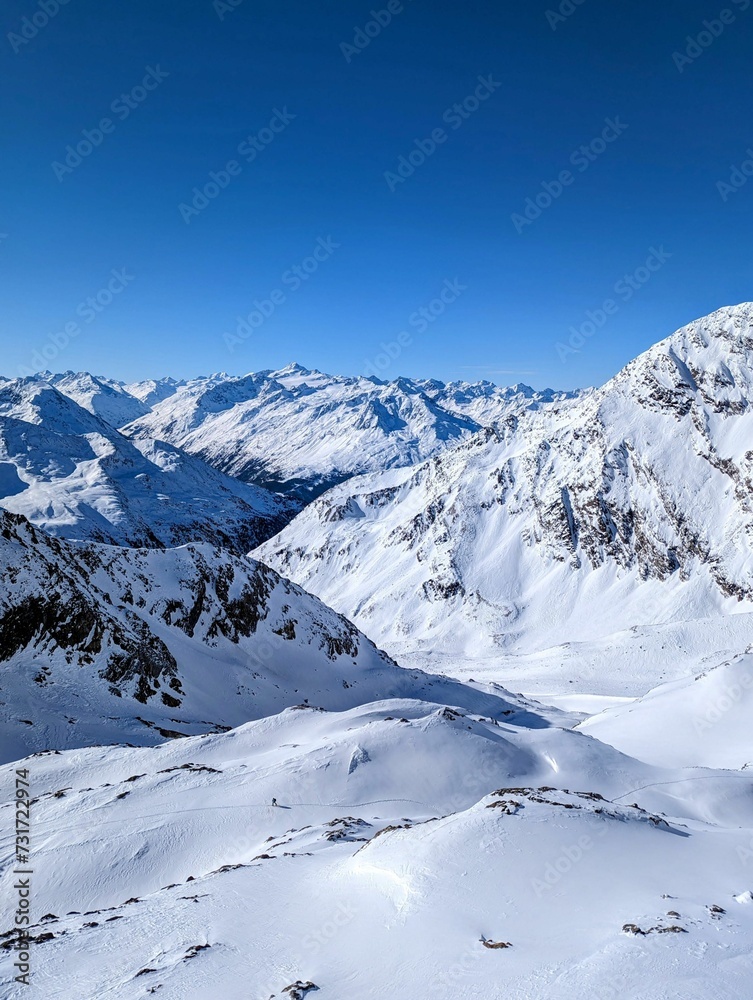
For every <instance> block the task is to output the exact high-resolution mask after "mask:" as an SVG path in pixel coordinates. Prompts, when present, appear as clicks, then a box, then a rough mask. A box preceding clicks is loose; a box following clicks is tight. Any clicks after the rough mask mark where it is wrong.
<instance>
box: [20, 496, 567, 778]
mask: <svg viewBox="0 0 753 1000" xmlns="http://www.w3.org/2000/svg"><path fill="white" fill-rule="evenodd" d="M0 526H1V527H0V568H1V569H2V574H3V578H4V579H5V580H6V582H7V587H6V589H5V590H4V591H3V592H2V594H0V666H1V667H2V699H1V700H2V704H1V705H0V720H2V724H3V726H2V728H3V730H4V732H5V733H6V736H5V737H4V739H3V742H2V746H0V751H1V752H2V755H3V759H6V760H7V759H13V758H14V757H20V756H23V755H25V754H26V753H28V752H30V751H31V750H46V749H49V748H50V747H56V748H57V747H68V746H81V745H88V744H92V743H109V742H113V741H119V740H123V739H126V740H127V741H128V742H131V743H155V742H159V741H160V740H161V739H165V738H167V737H169V736H176V735H187V734H190V733H195V732H205V731H207V730H208V729H213V728H218V727H228V726H234V725H239V724H241V723H243V722H246V721H248V720H249V719H255V718H261V717H262V716H265V715H269V714H271V713H274V712H278V711H280V710H281V709H283V708H285V707H287V706H289V705H294V704H299V703H301V702H305V701H310V702H311V703H312V704H316V705H322V706H324V707H327V708H333V709H342V708H349V707H351V706H353V705H357V704H362V703H364V702H366V701H371V700H373V699H374V698H380V697H385V696H390V697H419V698H426V699H428V700H437V701H440V702H442V703H447V704H452V705H454V704H457V705H459V706H460V707H465V708H472V709H473V710H475V711H478V712H483V713H485V714H487V715H494V716H496V717H500V718H501V717H504V716H505V713H507V714H508V715H510V716H512V715H514V714H515V713H517V714H518V715H519V716H520V717H521V718H528V717H529V716H530V718H531V719H532V720H537V724H539V725H546V724H547V723H546V722H545V721H544V720H542V719H539V718H538V717H537V716H535V713H532V712H531V711H530V710H529V708H528V706H527V705H526V704H525V703H523V702H522V701H521V700H520V699H519V700H518V701H516V702H515V704H514V705H511V704H510V702H509V701H508V699H507V694H506V692H504V691H502V689H501V688H498V687H495V686H494V685H491V686H490V687H489V689H488V693H487V692H485V691H484V690H481V689H479V688H478V687H471V686H465V685H462V684H459V683H457V682H455V681H450V680H448V679H446V678H438V677H432V676H430V675H427V674H424V673H421V672H419V671H409V670H403V669H401V668H400V667H398V666H397V665H396V664H395V663H394V662H393V661H392V660H390V659H389V657H387V656H386V655H385V654H384V653H381V652H380V651H379V650H377V649H376V648H375V647H374V646H373V644H372V643H371V642H369V640H367V639H366V638H365V637H364V636H363V635H361V634H360V633H359V632H358V630H357V629H356V628H355V627H354V626H353V625H351V623H350V622H348V621H347V620H346V619H344V618H342V617H340V616H339V615H337V614H336V613H335V612H334V611H332V610H331V609H329V608H327V607H325V606H324V605H322V604H321V603H320V602H319V601H318V600H317V599H316V598H314V597H312V596H311V595H309V594H306V593H305V592H304V591H302V590H300V588H298V587H296V586H295V585H293V584H290V583H288V582H287V581H286V580H283V579H281V578H280V577H279V576H278V575H277V574H276V573H275V572H274V571H273V570H270V569H268V568H267V567H265V566H261V565H260V564H259V563H256V562H254V561H253V560H250V559H241V558H237V557H235V556H233V555H231V554H230V553H226V552H221V551H218V550H215V549H213V548H212V547H211V546H209V545H186V546H184V547H182V548H179V549H167V550H162V549H151V550H150V549H126V548H120V547H113V546H103V545H96V544H92V543H70V542H65V541H61V540H59V539H56V538H52V537H49V536H48V535H46V534H45V533H43V532H42V531H40V530H38V529H37V528H35V527H34V526H33V525H32V524H30V523H29V522H28V521H25V520H24V519H23V518H20V517H17V516H15V515H11V514H7V513H5V512H2V513H0Z"/></svg>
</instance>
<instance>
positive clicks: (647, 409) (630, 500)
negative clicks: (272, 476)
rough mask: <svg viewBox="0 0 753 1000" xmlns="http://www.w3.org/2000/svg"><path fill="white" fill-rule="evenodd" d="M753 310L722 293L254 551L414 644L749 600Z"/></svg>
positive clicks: (483, 647) (549, 639) (575, 637)
mask: <svg viewBox="0 0 753 1000" xmlns="http://www.w3.org/2000/svg"><path fill="white" fill-rule="evenodd" d="M752 324H753V305H751V304H744V305H741V306H737V307H734V308H727V309H722V310H720V311H718V312H716V313H714V314H712V315H711V316H708V317H706V318H705V319H702V320H699V321H698V322H695V323H692V324H690V325H689V326H687V327H684V328H683V329H682V330H680V331H678V332H677V333H676V334H674V335H673V336H672V337H670V338H668V339H667V340H664V341H662V342H661V343H659V344H657V345H656V346H655V347H653V348H652V349H651V350H649V351H647V352H646V353H645V354H643V355H641V356H640V357H639V358H637V359H636V360H635V361H633V362H632V363H631V364H629V365H628V366H627V367H626V368H625V369H624V370H623V371H622V372H620V373H619V374H618V375H617V376H616V377H615V378H613V379H612V380H611V381H610V382H608V383H607V384H606V385H605V386H603V387H602V388H601V389H599V390H596V391H594V392H592V393H590V394H586V395H584V396H582V397H581V398H579V399H577V400H575V401H568V402H566V403H553V404H551V405H547V406H544V407H541V408H539V409H537V410H533V411H532V410H525V411H523V412H521V413H519V414H517V415H511V416H510V417H509V418H508V420H507V422H506V423H505V424H503V425H500V426H498V427H497V428H496V429H487V430H484V431H482V432H480V433H478V434H476V435H475V436H473V437H471V438H469V439H467V440H464V441H463V442H461V443H460V444H459V445H457V446H456V447H454V448H452V449H449V450H446V451H445V452H443V453H442V454H441V455H439V456H436V457H434V458H432V459H431V460H430V461H427V462H424V463H422V464H419V465H417V466H415V467H413V468H409V469H400V470H396V471H389V472H383V473H379V474H374V475H371V476H365V477H360V478H358V479H353V480H350V481H349V482H347V483H344V484H342V485H340V486H338V487H335V488H334V489H332V490H331V491H330V492H328V493H327V494H325V495H324V496H323V497H321V498H319V499H318V500H316V501H315V502H314V503H313V504H311V505H310V506H309V507H307V508H306V509H305V510H304V511H303V513H302V514H300V515H299V516H298V517H297V518H296V519H295V520H294V521H293V522H292V523H291V524H290V525H289V526H288V527H287V528H286V529H285V530H284V531H283V532H282V533H281V534H280V535H279V536H277V537H275V538H274V539H272V540H271V541H269V542H267V543H266V544H265V545H263V546H261V547H260V548H259V549H258V550H257V551H256V553H255V554H256V555H257V556H258V558H260V559H262V560H263V561H264V562H266V563H268V564H269V565H271V566H273V567H274V568H276V569H277V570H278V571H279V572H281V573H283V574H284V575H286V576H288V577H290V578H291V579H293V580H295V581H296V582H297V583H299V584H301V586H304V587H306V589H308V590H310V591H311V592H312V593H315V594H317V595H318V596H319V597H321V598H322V600H324V601H326V602H327V603H328V604H330V605H331V606H332V607H334V608H336V609H337V610H338V611H340V612H341V613H343V614H345V615H347V616H348V617H349V618H351V619H352V620H353V621H354V622H356V623H357V624H358V625H359V627H360V628H362V629H363V630H364V631H365V632H366V633H367V634H368V635H369V636H370V637H371V638H373V639H374V640H375V641H376V642H377V643H379V644H380V645H381V646H383V647H384V648H386V649H388V650H389V651H391V652H393V654H395V655H397V656H398V657H402V658H404V659H406V660H407V659H409V658H410V655H411V654H416V653H422V654H423V653H425V654H426V655H428V656H435V655H436V653H437V651H441V654H442V655H443V656H444V657H445V659H446V660H450V661H452V660H453V659H455V660H456V661H457V660H461V661H462V660H466V661H473V660H474V659H476V658H478V657H487V658H490V659H493V658H494V657H495V656H500V655H502V654H508V653H515V654H521V653H526V652H531V651H541V650H544V649H547V648H548V647H551V646H556V645H559V644H562V643H566V642H573V641H590V640H597V639H601V638H603V637H605V636H608V635H610V634H611V633H613V632H617V631H618V630H626V629H630V628H632V627H633V626H636V625H640V626H644V625H654V624H658V623H667V622H672V621H679V620H688V619H693V618H708V617H712V616H714V615H719V614H723V613H731V612H735V611H741V610H747V611H749V610H751V608H752V607H753V499H752V497H753V480H752V477H753V450H751V440H752V439H753V405H752V401H753V325H752Z"/></svg>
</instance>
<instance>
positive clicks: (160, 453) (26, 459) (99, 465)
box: [0, 377, 297, 553]
mask: <svg viewBox="0 0 753 1000" xmlns="http://www.w3.org/2000/svg"><path fill="white" fill-rule="evenodd" d="M87 378H88V377H87ZM52 381H54V380H50V381H45V380H40V379H33V378H32V379H16V380H13V381H8V382H5V383H3V384H2V385H0V505H2V506H3V507H5V508H6V510H11V511H14V512H16V513H19V514H23V515H24V516H25V517H28V518H29V519H30V520H31V521H33V522H34V523H35V524H38V525H39V526H40V527H42V528H44V529H45V530H46V531H48V532H50V533H51V534H55V535H58V536H61V537H65V538H89V539H93V540H97V541H103V542H110V543H113V544H117V545H167V546H171V545H179V544H182V543H183V542H188V541H210V542H212V543H213V544H216V545H220V546H224V547H226V548H230V549H232V550H233V551H235V552H238V553H243V552H247V551H248V550H249V549H251V548H252V547H253V546H254V545H256V544H258V543H259V542H261V541H262V540H264V539H266V538H269V537H270V536H271V535H273V534H275V532H276V531H278V530H279V529H280V528H281V527H282V526H283V525H284V524H285V523H286V522H287V521H288V520H290V518H291V517H292V515H293V513H295V511H296V510H297V507H296V506H295V504H293V503H291V502H290V501H289V500H286V499H284V498H281V497H278V496H275V495H273V494H271V493H269V492H268V491H266V490H263V489H260V488H259V487H255V486H250V485H246V484H244V483H240V482H238V481H237V480H234V479H231V478H230V477H228V476H224V475H223V474H222V473H220V472H218V471H217V470H216V469H213V468H212V467H211V466H208V465H206V464H205V463H204V462H202V461H201V460H200V459H197V458H194V457H192V456H190V455H187V454H185V453H184V452H181V451H180V450H179V449H177V448H175V447H173V446H172V445H168V444H163V443H161V442H157V441H154V440H150V439H146V438H139V439H129V438H126V437H124V436H123V435H122V434H120V433H119V432H118V431H116V430H114V428H113V427H111V426H110V424H109V423H107V422H106V421H105V419H103V418H101V417H99V416H96V415H95V414H94V413H92V412H91V410H92V409H94V410H97V409H105V410H106V407H104V408H103V407H101V406H100V405H99V403H97V402H96V400H97V399H100V398H102V397H101V396H96V395H94V396H92V399H90V400H89V404H90V405H88V406H87V407H86V408H85V407H84V406H82V405H80V404H79V403H78V402H76V401H75V399H74V398H73V395H70V393H71V391H72V383H71V381H70V380H66V379H64V380H63V382H62V383H61V384H62V385H63V388H66V389H67V390H68V393H69V394H64V393H63V392H62V391H61V389H60V388H59V387H58V386H53V385H52ZM96 382H97V380H94V379H92V380H91V385H90V386H89V388H91V390H92V392H94V391H95V389H96ZM86 385H87V382H86V380H81V379H78V378H77V380H76V386H77V392H76V393H75V395H78V396H79V397H81V396H82V393H83V391H84V388H85V386H86ZM79 390H80V391H79ZM116 396H117V394H116ZM129 398H130V397H129ZM117 401H118V402H119V397H117ZM139 405H141V404H139ZM110 412H112V408H111V409H110ZM119 412H123V411H122V410H121V411H119Z"/></svg>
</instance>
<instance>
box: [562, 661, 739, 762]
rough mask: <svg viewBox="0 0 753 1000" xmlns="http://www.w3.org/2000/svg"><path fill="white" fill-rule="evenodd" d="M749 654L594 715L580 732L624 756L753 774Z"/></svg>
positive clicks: (664, 685)
mask: <svg viewBox="0 0 753 1000" xmlns="http://www.w3.org/2000/svg"><path fill="white" fill-rule="evenodd" d="M752 714H753V654H751V653H750V652H749V653H746V654H744V655H741V656H738V657H735V658H734V659H732V660H729V661H727V662H724V663H720V664H718V665H716V666H713V667H709V668H707V669H706V670H704V671H702V672H701V673H698V674H695V675H691V676H690V677H685V678H683V679H682V680H679V681H674V682H672V683H670V684H662V685H661V686H660V687H657V688H655V689H654V690H653V691H649V692H648V694H646V695H645V696H644V697H642V698H639V699H637V700H636V701H634V702H631V703H630V704H627V705H620V706H618V707H616V708H612V709H609V710H607V711H605V712H603V713H601V714H600V715H596V716H594V717H593V718H592V719H589V720H588V721H587V722H585V723H583V725H582V726H581V730H582V732H584V733H588V734H589V735H591V736H595V737H597V739H600V740H602V741H603V742H604V743H609V744H611V745H612V746H615V747H617V748H618V749H619V750H622V751H623V752H625V753H630V754H632V755H633V756H635V757H641V758H642V759H644V760H648V761H650V762H651V763H657V764H663V765H668V766H674V765H677V764H678V763H680V762H681V763H684V764H687V765H693V764H697V765H701V764H711V765H713V766H714V767H729V768H736V769H738V768H751V769H752V770H753V736H752V735H751V717H752Z"/></svg>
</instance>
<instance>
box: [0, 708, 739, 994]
mask: <svg viewBox="0 0 753 1000" xmlns="http://www.w3.org/2000/svg"><path fill="white" fill-rule="evenodd" d="M26 766H28V768H29V772H30V781H31V794H32V795H33V797H34V805H33V806H32V810H33V815H34V824H35V826H34V829H35V842H34V843H35V847H34V852H33V865H34V879H33V892H34V911H33V914H34V915H33V926H32V928H31V936H32V939H33V941H34V943H33V945H32V957H33V963H34V969H35V971H34V977H35V980H36V981H37V982H38V981H39V977H41V975H42V970H43V974H44V984H45V996H47V997H50V998H54V1000H73V998H74V997H75V998H76V1000H78V998H79V997H82V996H85V997H99V996H107V997H111V998H112V1000H136V998H140V997H144V996H146V995H150V994H151V993H155V992H156V993H158V995H160V996H165V997H167V998H170V1000H178V998H180V997H188V996H190V997H191V998H194V1000H210V998H213V997H217V996H218V995H219V996H227V997H232V998H236V997H237V998H241V997H243V998H245V997H249V998H260V1000H261V998H265V1000H268V998H270V997H275V998H277V1000H285V998H290V1000H294V998H295V997H298V998H301V997H307V998H308V1000H312V998H313V997H316V996H321V997H322V998H325V997H331V998H333V1000H334V998H336V1000H343V998H348V1000H349V998H358V1000H383V998H385V997H395V998H400V1000H402V998H412V997H416V998H422V1000H423V998H427V1000H428V998H431V1000H454V998H457V997H463V998H467V1000H489V998H490V997H497V996H502V995H504V996H505V997H510V998H511V1000H533V998H536V1000H555V998H556V1000H579V998H581V997H589V998H591V997H594V998H597V997H598V998H599V1000H613V998H614V1000H616V998H618V997H620V998H626V1000H660V998H667V997H677V998H683V1000H686V998H688V997H691V996H692V997H694V998H699V1000H715V998H719V997H744V996H747V991H748V990H749V984H750V981H751V975H752V974H753V958H752V957H751V952H750V939H751V934H753V896H752V895H751V892H750V882H749V872H748V871H747V870H746V868H745V867H744V865H743V864H741V858H745V857H747V856H748V855H749V854H750V848H749V843H750V841H751V837H752V836H753V807H752V805H751V803H752V802H753V797H752V795H751V793H752V792H753V779H751V777H750V776H749V775H746V773H745V772H739V773H732V772H719V771H713V770H709V769H705V768H704V769H681V768H676V769H664V768H657V767H651V766H649V765H647V764H642V763H640V762H638V761H635V760H632V759H631V758H629V757H626V756H624V755H623V754H620V753H618V752H617V751H616V750H613V749H612V748H611V747H608V746H605V745H604V744H602V743H599V742H598V740H594V739H590V738H588V737H586V736H584V735H581V734H579V733H575V732H568V731H564V730H561V729H556V728H549V729H539V730H528V729H525V728H522V727H514V726H509V725H502V726H494V725H492V724H490V723H489V721H488V720H483V719H479V718H477V717H475V716H473V715H465V714H461V713H457V712H448V711H447V710H446V709H443V708H442V707H441V706H438V705H435V704H426V703H422V702H417V701H404V700H398V701H380V702H377V703H375V704H372V705H368V706H364V707H363V708H359V709H353V710H350V711H348V712H344V713H330V712H322V711H317V710H303V709H298V710H288V711H286V712H284V713H282V714H281V715H278V716H275V717H272V718H269V719H264V720H262V721H259V722H254V723H251V724H249V725H246V726H243V727H241V728H239V729H236V730H233V731H232V732H229V733H225V734H219V735H212V736H206V737H203V738H194V739H188V740H178V741H174V742H172V743H170V744H168V745H165V746H162V747H156V748H144V749H138V748H129V747H111V748H95V749H87V750H79V751H69V752H67V753H62V754H48V755H43V756H41V757H35V758H32V759H31V760H29V761H28V762H24V765H23V767H26ZM16 768H17V765H13V766H11V767H7V766H6V767H2V768H0V784H2V793H3V801H4V803H5V804H4V805H3V806H2V807H1V808H3V809H5V810H6V811H7V812H10V809H11V806H10V804H9V803H10V801H11V799H13V797H14V788H15V778H16V773H15V772H16ZM568 789H569V790H568ZM273 798H275V799H276V800H277V801H278V803H279V808H274V807H272V805H271V802H272V799H273ZM2 831H3V832H2V834H1V835H0V838H1V839H0V848H1V850H2V855H3V858H5V859H10V858H12V857H13V855H14V844H13V842H12V840H11V834H10V823H6V824H3V827H2ZM746 852H747V854H746ZM103 869H104V871H103ZM17 878H18V876H16V875H14V873H13V866H12V865H11V864H10V863H9V861H7V860H6V861H5V862H4V863H3V866H2V869H1V870H0V882H1V883H2V886H3V890H4V892H5V895H6V898H13V892H14V890H13V888H12V886H13V884H14V882H15V881H16V879H17ZM12 933H13V932H12V931H11V932H4V936H3V938H2V939H0V940H2V943H3V944H4V945H8V944H10V945H12V943H13V942H12V939H11V935H12ZM505 945H506V947H505ZM13 960H14V955H13V951H12V950H11V948H8V947H3V948H0V976H1V977H2V981H3V990H4V994H3V995H4V996H7V997H8V998H9V1000H16V998H20V997H22V996H25V995H26V993H25V992H24V990H26V987H24V986H22V985H21V984H14V983H12V976H13V974H14V970H13V967H12V962H13ZM72 966H75V969H76V976H75V978H73V979H72V978H71V974H70V970H71V968H72ZM296 984H298V985H296ZM27 992H28V991H27Z"/></svg>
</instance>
